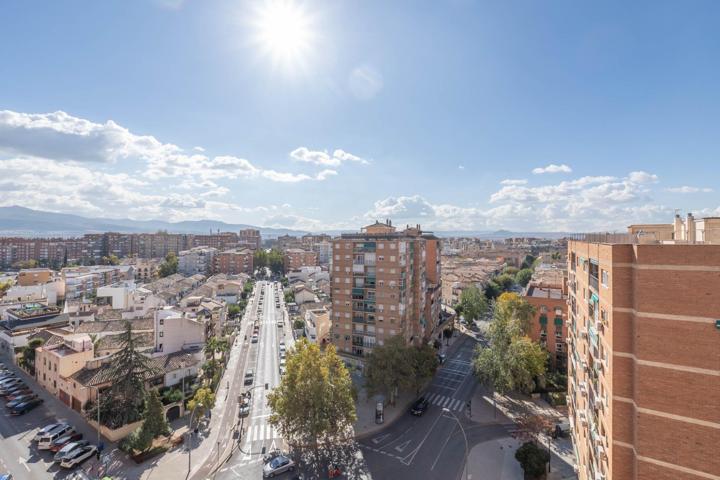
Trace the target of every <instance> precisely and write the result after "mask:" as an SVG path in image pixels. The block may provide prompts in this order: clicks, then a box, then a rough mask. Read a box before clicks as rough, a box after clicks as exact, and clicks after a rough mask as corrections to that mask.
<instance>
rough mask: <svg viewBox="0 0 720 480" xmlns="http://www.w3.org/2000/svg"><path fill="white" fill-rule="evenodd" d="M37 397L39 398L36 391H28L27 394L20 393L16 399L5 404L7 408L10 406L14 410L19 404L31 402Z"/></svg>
mask: <svg viewBox="0 0 720 480" xmlns="http://www.w3.org/2000/svg"><path fill="white" fill-rule="evenodd" d="M35 398H37V394H36V393H27V394H25V395H19V396H18V397H16V398H15V400H13V401H12V402H8V403H7V405H5V406H6V407H7V408H9V409H10V410H12V409H13V408H15V407H17V406H18V405H20V404H22V403H25V402H29V401H30V400H33V399H35Z"/></svg>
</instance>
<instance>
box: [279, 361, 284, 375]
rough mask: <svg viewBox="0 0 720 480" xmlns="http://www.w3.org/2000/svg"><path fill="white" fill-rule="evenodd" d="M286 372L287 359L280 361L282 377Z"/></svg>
mask: <svg viewBox="0 0 720 480" xmlns="http://www.w3.org/2000/svg"><path fill="white" fill-rule="evenodd" d="M284 372H285V359H284V358H281V359H280V375H282V374H283V373H284Z"/></svg>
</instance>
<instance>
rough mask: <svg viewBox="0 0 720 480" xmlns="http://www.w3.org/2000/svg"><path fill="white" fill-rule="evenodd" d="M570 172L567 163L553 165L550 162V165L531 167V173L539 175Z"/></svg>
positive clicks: (570, 169)
mask: <svg viewBox="0 0 720 480" xmlns="http://www.w3.org/2000/svg"><path fill="white" fill-rule="evenodd" d="M570 172H572V168H570V167H569V166H568V165H565V164H564V163H563V164H561V165H555V164H554V163H551V164H550V165H548V166H546V167H537V168H533V171H532V173H534V174H535V175H541V174H543V173H570Z"/></svg>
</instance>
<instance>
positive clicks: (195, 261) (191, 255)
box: [178, 247, 218, 275]
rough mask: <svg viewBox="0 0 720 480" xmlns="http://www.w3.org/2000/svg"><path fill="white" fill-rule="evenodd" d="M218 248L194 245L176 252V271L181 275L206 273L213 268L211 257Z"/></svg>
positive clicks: (213, 256) (212, 257)
mask: <svg viewBox="0 0 720 480" xmlns="http://www.w3.org/2000/svg"><path fill="white" fill-rule="evenodd" d="M217 252H218V249H217V248H214V247H194V248H191V249H190V250H183V251H182V252H180V253H179V254H178V272H180V273H182V274H183V275H195V274H197V273H199V274H201V275H206V274H208V273H210V272H211V271H212V269H213V259H214V258H215V255H216V254H217Z"/></svg>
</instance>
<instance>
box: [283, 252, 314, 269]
mask: <svg viewBox="0 0 720 480" xmlns="http://www.w3.org/2000/svg"><path fill="white" fill-rule="evenodd" d="M283 262H284V265H285V271H286V272H289V271H291V270H297V269H299V268H301V267H316V266H317V264H318V254H317V252H313V251H309V250H303V249H301V248H289V249H287V250H285V254H284V255H283Z"/></svg>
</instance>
